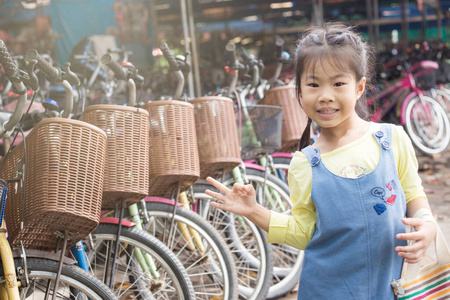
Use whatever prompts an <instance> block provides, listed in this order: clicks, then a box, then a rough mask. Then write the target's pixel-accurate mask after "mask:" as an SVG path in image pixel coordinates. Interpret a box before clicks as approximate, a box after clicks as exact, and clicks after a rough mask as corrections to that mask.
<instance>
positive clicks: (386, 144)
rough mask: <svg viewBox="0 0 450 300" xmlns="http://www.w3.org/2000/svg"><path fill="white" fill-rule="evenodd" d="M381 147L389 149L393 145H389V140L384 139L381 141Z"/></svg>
mask: <svg viewBox="0 0 450 300" xmlns="http://www.w3.org/2000/svg"><path fill="white" fill-rule="evenodd" d="M381 147H383V148H384V149H386V150H389V149H390V148H391V146H390V145H389V143H388V142H386V141H384V142H382V143H381Z"/></svg>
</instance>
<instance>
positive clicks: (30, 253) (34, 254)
mask: <svg viewBox="0 0 450 300" xmlns="http://www.w3.org/2000/svg"><path fill="white" fill-rule="evenodd" d="M25 255H26V257H27V258H30V257H31V258H46V259H49V260H53V261H58V262H59V260H60V258H61V254H60V253H54V252H49V251H42V250H34V249H27V250H26V251H25ZM13 257H15V258H21V257H22V251H20V250H13ZM76 263H77V261H76V260H73V259H71V258H69V257H67V256H64V264H66V265H75V264H76Z"/></svg>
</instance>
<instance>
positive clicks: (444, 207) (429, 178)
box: [280, 149, 450, 300]
mask: <svg viewBox="0 0 450 300" xmlns="http://www.w3.org/2000/svg"><path fill="white" fill-rule="evenodd" d="M417 159H418V161H419V174H420V177H421V178H422V184H423V187H424V189H425V193H426V194H427V197H428V201H429V203H430V206H431V210H432V212H433V215H434V217H435V218H436V220H437V222H438V224H439V227H440V228H441V230H442V232H443V234H444V236H445V238H446V241H447V244H448V245H450V149H448V150H447V151H446V152H445V153H443V154H441V155H436V156H434V157H430V156H425V155H422V154H420V153H417ZM427 254H428V255H427V257H426V258H424V259H423V260H422V264H428V263H430V262H432V261H433V260H434V259H435V252H434V247H430V248H429V250H428V252H427ZM295 299H297V293H296V292H293V293H291V294H289V295H287V296H286V297H283V298H280V300H295Z"/></svg>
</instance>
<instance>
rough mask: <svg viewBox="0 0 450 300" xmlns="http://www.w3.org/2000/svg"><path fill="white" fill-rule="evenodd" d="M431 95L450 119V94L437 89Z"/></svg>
mask: <svg viewBox="0 0 450 300" xmlns="http://www.w3.org/2000/svg"><path fill="white" fill-rule="evenodd" d="M431 94H432V95H433V96H434V98H435V99H436V101H437V102H438V103H439V104H440V105H441V106H442V108H443V109H444V111H445V112H446V113H447V116H448V117H449V118H450V92H449V91H447V90H444V89H435V90H434V91H433V92H432V93H431Z"/></svg>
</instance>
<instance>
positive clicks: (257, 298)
mask: <svg viewBox="0 0 450 300" xmlns="http://www.w3.org/2000/svg"><path fill="white" fill-rule="evenodd" d="M193 188H194V197H195V199H196V201H197V203H198V204H199V210H198V212H199V213H200V215H201V216H202V217H203V218H205V219H206V220H208V221H209V222H210V223H211V224H212V225H213V226H214V227H215V228H216V229H217V230H218V231H219V233H220V235H221V236H222V238H223V239H224V240H225V242H226V244H227V247H228V248H229V249H230V251H231V253H232V254H233V257H234V258H235V262H236V269H237V278H238V290H239V295H240V296H241V298H244V299H250V300H263V299H267V294H268V291H269V287H270V286H271V283H272V273H273V252H272V247H271V246H270V245H269V243H267V241H266V237H265V233H264V231H263V230H261V229H260V228H258V227H256V226H255V225H254V224H253V223H251V222H250V221H248V220H247V219H246V218H241V220H242V221H243V222H244V223H245V224H242V223H240V222H235V220H236V219H237V218H234V216H235V215H233V214H231V213H229V212H226V211H223V210H219V209H216V208H214V207H211V206H208V207H206V206H205V205H204V204H205V203H209V201H210V199H211V198H210V196H208V195H207V194H205V193H204V191H205V189H204V188H208V189H210V190H212V189H214V187H212V186H208V184H206V185H199V184H194V186H193ZM203 200H206V201H203ZM250 253H251V254H250ZM249 258H250V259H249Z"/></svg>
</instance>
